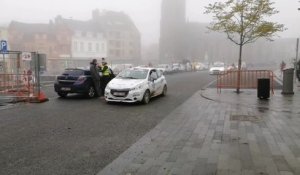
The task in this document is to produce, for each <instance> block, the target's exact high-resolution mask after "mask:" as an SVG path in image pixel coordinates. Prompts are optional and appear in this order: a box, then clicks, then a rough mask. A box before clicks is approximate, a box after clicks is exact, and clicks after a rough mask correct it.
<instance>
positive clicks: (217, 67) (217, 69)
mask: <svg viewBox="0 0 300 175" xmlns="http://www.w3.org/2000/svg"><path fill="white" fill-rule="evenodd" d="M224 71H225V64H224V63H223V62H214V64H213V65H212V67H211V68H210V69H209V74H222V73H223V72H224Z"/></svg>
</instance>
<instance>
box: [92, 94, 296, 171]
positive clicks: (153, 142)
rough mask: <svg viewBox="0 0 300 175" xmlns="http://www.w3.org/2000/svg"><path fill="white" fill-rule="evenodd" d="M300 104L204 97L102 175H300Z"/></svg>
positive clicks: (291, 99)
mask: <svg viewBox="0 0 300 175" xmlns="http://www.w3.org/2000/svg"><path fill="white" fill-rule="evenodd" d="M299 104H300V91H296V93H295V95H293V96H283V95H281V94H280V92H278V91H275V94H274V95H272V96H271V98H270V99H269V100H267V101H261V100H258V99H257V97H256V91H255V90H243V92H242V93H241V94H239V95H237V94H236V93H234V92H233V90H224V91H222V93H221V94H218V93H217V90H216V89H206V90H203V91H199V92H197V93H195V94H194V95H193V96H192V97H191V98H190V99H188V100H187V101H186V102H185V103H183V104H182V105H181V106H179V107H178V108H176V109H175V110H174V111H173V112H172V113H171V114H170V115H168V116H167V117H166V118H165V119H164V120H163V121H161V123H159V124H158V125H157V126H156V127H155V128H154V129H152V130H151V131H150V132H148V133H147V134H146V135H145V136H143V137H142V138H141V139H140V140H138V141H137V142H136V143H135V144H133V145H132V146H131V147H130V148H129V149H128V150H126V151H125V152H124V153H122V154H121V155H120V156H119V157H118V158H117V159H115V160H114V161H113V162H112V163H111V164H109V165H108V166H106V167H105V168H104V169H103V170H102V171H100V172H99V173H98V174H97V175H148V174H162V175H181V174H182V175H193V174H197V175H201V174H208V175H210V174H211V175H222V174H226V175H234V174H237V175H243V174H245V175H248V174H249V175H255V174H264V175H290V174H291V175H300V127H299V126H300V109H299V107H298V106H299Z"/></svg>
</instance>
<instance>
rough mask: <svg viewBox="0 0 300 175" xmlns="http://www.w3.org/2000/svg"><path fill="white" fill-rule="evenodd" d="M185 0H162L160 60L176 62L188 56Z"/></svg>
mask: <svg viewBox="0 0 300 175" xmlns="http://www.w3.org/2000/svg"><path fill="white" fill-rule="evenodd" d="M185 6H186V5H185V0H162V4H161V21H160V54H159V55H160V60H161V62H174V61H179V60H183V59H185V57H186V48H185V31H186V9H185Z"/></svg>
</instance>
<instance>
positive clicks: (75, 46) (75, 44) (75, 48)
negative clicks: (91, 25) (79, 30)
mask: <svg viewBox="0 0 300 175" xmlns="http://www.w3.org/2000/svg"><path fill="white" fill-rule="evenodd" d="M74 50H75V51H77V50H78V45H77V42H76V41H75V42H74Z"/></svg>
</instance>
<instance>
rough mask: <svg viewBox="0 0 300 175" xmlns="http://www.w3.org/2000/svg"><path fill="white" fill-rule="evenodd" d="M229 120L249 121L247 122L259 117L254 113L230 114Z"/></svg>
mask: <svg viewBox="0 0 300 175" xmlns="http://www.w3.org/2000/svg"><path fill="white" fill-rule="evenodd" d="M230 120H232V121H249V122H259V121H261V119H260V118H259V117H258V116H254V115H231V116H230Z"/></svg>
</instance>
